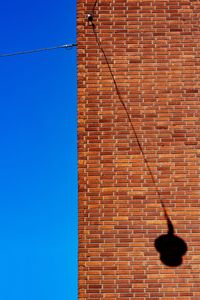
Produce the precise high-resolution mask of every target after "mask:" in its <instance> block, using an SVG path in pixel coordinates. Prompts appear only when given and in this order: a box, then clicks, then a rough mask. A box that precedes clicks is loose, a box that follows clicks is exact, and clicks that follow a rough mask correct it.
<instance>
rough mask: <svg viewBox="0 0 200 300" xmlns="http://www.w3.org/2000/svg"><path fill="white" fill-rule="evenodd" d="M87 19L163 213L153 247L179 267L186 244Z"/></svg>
mask: <svg viewBox="0 0 200 300" xmlns="http://www.w3.org/2000/svg"><path fill="white" fill-rule="evenodd" d="M96 2H97V1H96ZM96 2H95V5H96ZM95 5H94V7H95ZM88 17H91V20H89V21H90V25H91V26H92V29H93V33H94V35H95V38H96V42H97V45H98V47H99V49H100V50H101V52H102V54H103V56H104V59H105V61H106V64H107V66H108V69H109V72H110V75H111V78H112V80H113V83H114V86H115V90H116V93H117V96H118V98H119V100H120V102H121V104H122V106H123V108H124V110H125V113H126V115H127V119H128V121H129V123H130V125H131V128H132V130H133V133H134V136H135V139H136V141H137V144H138V147H139V149H140V152H141V154H142V156H143V160H144V163H145V165H146V167H147V170H148V172H149V175H150V177H151V180H152V182H153V184H154V186H155V190H156V192H157V195H158V198H159V200H160V204H161V207H162V209H163V212H164V217H165V220H166V222H167V227H168V233H167V234H163V235H161V236H159V237H158V238H156V239H155V242H154V246H155V248H156V250H157V251H158V252H159V253H160V260H161V262H162V263H163V264H165V265H166V266H169V267H177V266H180V265H181V264H182V256H183V255H185V253H186V252H187V244H186V242H185V241H184V240H183V239H182V238H180V237H178V236H177V235H175V234H174V226H173V224H172V222H171V220H170V217H169V215H168V213H167V210H166V207H165V204H164V202H163V200H162V197H161V193H160V189H159V188H158V186H157V183H156V180H155V178H154V175H153V172H152V170H151V168H150V165H149V162H148V160H147V158H146V155H145V153H144V150H143V148H142V145H141V143H140V140H139V137H138V134H137V132H136V129H135V127H134V124H133V122H132V120H131V117H130V114H129V112H128V109H127V107H126V104H125V103H124V101H123V99H122V96H121V94H120V90H119V88H118V84H117V82H116V79H115V77H114V74H113V71H112V68H111V66H110V63H109V61H108V58H107V56H106V53H105V51H104V49H103V47H102V45H101V41H100V39H99V38H98V35H97V32H96V27H95V24H94V23H93V15H90V16H88Z"/></svg>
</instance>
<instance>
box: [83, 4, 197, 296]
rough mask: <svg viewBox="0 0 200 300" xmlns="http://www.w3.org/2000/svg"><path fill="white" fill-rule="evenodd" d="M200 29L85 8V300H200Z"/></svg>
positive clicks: (144, 12)
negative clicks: (89, 17)
mask: <svg viewBox="0 0 200 300" xmlns="http://www.w3.org/2000/svg"><path fill="white" fill-rule="evenodd" d="M88 13H92V15H93V21H91V20H90V21H89V22H88V20H87V15H88ZM199 20H200V1H197V0H193V1H192V0H191V1H189V0H180V1H178V0H176V1H174V0H159V1H157V0H145V1H139V0H109V1H108V0H99V1H95V0H77V33H78V144H79V148H78V155H79V299H80V300H86V299H87V300H88V299H108V300H109V299H110V300H111V299H112V300H115V299H121V300H123V299H124V300H125V299H128V300H131V299H161V298H164V299H181V300H183V299H197V300H199V299H200V185H199V180H200V178H199V172H200V169H199V156H200V147H199V145H200V143H199V142H200V139H199V136H200V135H199V134H200V110H199V108H200V104H199V96H200V89H199V88H200V81H199V80H200V21H199ZM165 208H166V211H165ZM167 218H168V220H167ZM167 221H168V223H167ZM170 222H171V223H170ZM170 226H171V227H170ZM170 228H171V229H170ZM170 230H171V231H170ZM173 230H174V232H173ZM159 243H160V244H159ZM158 244H159V245H158ZM169 244H170V245H169ZM159 247H160V248H159ZM161 248H162V249H161ZM166 249H167V250H166ZM158 250H159V251H160V252H162V251H164V252H165V253H164V254H163V253H159V252H158ZM186 250H187V251H186ZM181 251H182V253H181Z"/></svg>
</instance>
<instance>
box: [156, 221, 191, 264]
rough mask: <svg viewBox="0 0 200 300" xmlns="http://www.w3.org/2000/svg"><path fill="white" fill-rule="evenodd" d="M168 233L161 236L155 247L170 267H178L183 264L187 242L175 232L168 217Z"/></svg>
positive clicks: (162, 259)
mask: <svg viewBox="0 0 200 300" xmlns="http://www.w3.org/2000/svg"><path fill="white" fill-rule="evenodd" d="M167 225H168V233H167V234H163V235H161V236H159V237H158V238H157V239H156V240H155V242H154V245H155V248H156V250H157V251H158V252H159V253H160V260H161V262H162V263H163V264H165V265H166V266H169V267H178V266H180V265H181V264H182V256H183V255H185V253H186V252H187V249H188V248H187V244H186V242H185V241H184V240H183V239H182V238H180V237H178V236H177V235H175V234H174V227H173V224H172V222H171V221H170V219H169V218H167Z"/></svg>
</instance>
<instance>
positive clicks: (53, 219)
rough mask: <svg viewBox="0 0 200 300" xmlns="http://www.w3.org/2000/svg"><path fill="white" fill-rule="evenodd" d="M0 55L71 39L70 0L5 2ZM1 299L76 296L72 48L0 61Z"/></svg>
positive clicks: (40, 299)
mask: <svg viewBox="0 0 200 300" xmlns="http://www.w3.org/2000/svg"><path fill="white" fill-rule="evenodd" d="M0 28H1V32H0V40H1V43H0V44H1V46H0V52H1V53H5V52H14V51H18V50H29V49H35V48H40V47H48V46H54V45H59V44H64V43H74V42H76V2H75V0H60V1H53V0H50V1H49V0H48V1H47V0H40V1H39V0H34V1H33V0H30V1H25V0H16V1H13V0H6V1H2V2H1V10H0ZM0 86H1V88H0V254H1V255H0V299H2V300H14V299H15V300H18V299H19V300H32V299H34V300H51V299H52V300H64V299H65V300H74V299H77V152H76V49H75V48H74V49H72V50H70V51H69V50H64V49H60V50H55V51H51V52H43V53H38V54H37V53H36V54H32V55H23V56H16V57H8V58H0Z"/></svg>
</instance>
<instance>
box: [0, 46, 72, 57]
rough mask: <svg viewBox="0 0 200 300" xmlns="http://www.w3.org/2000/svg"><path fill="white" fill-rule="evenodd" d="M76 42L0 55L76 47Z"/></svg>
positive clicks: (6, 54) (0, 55)
mask: <svg viewBox="0 0 200 300" xmlns="http://www.w3.org/2000/svg"><path fill="white" fill-rule="evenodd" d="M76 46H77V44H64V45H58V46H53V47H45V48H38V49H33V50H25V51H17V52H12V53H2V54H1V53H0V57H1V58H3V57H7V56H16V55H24V54H32V53H36V52H42V51H51V50H57V49H71V48H73V47H76Z"/></svg>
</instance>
